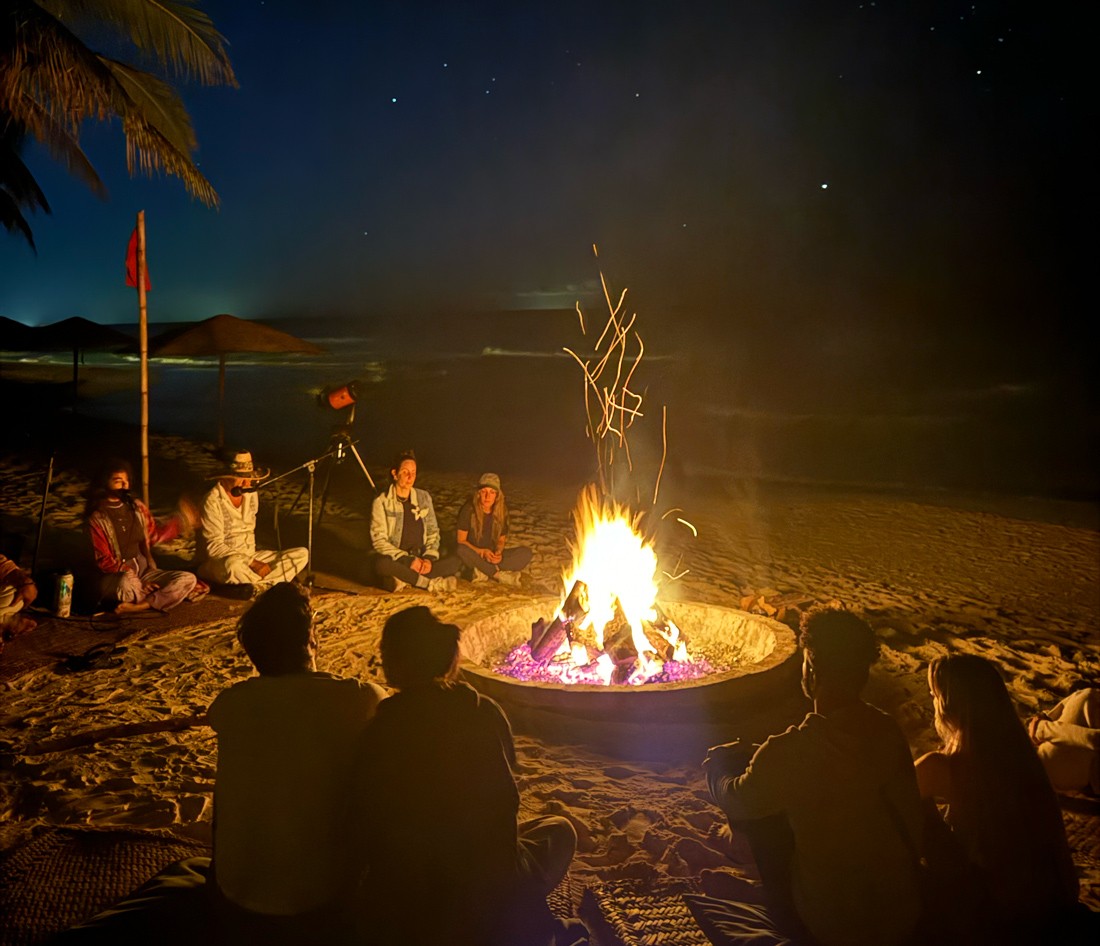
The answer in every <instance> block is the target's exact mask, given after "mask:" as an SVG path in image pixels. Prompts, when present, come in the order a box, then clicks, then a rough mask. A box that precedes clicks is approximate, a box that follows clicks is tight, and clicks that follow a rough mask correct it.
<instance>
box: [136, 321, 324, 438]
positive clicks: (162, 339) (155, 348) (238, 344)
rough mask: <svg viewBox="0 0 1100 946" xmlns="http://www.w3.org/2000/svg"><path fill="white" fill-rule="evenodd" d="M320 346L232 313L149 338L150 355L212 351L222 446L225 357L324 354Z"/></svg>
mask: <svg viewBox="0 0 1100 946" xmlns="http://www.w3.org/2000/svg"><path fill="white" fill-rule="evenodd" d="M324 351H325V350H324V349H323V348H320V347H319V346H317V345H314V344H313V342H307V341H306V340H305V339H304V338H297V337H296V336H294V335H291V334H289V333H288V332H282V331H280V330H279V329H277V328H271V326H269V325H263V324H261V323H259V322H250V321H248V320H247V319H238V318H237V317H236V316H233V315H226V314H223V315H215V316H214V317H213V318H210V319H205V320H204V321H202V322H196V323H195V324H194V325H186V326H184V327H183V328H178V329H173V330H171V331H169V332H165V333H164V334H163V335H159V336H157V338H155V339H153V342H152V344H151V345H150V355H151V356H152V357H154V358H164V357H175V356H187V355H192V356H197V355H216V356H217V358H218V446H219V447H223V446H225V359H226V356H227V355H232V354H245V353H261V354H262V353H273V354H275V353H285V354H291V353H299V354H307V355H321V354H324Z"/></svg>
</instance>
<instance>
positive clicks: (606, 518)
mask: <svg viewBox="0 0 1100 946" xmlns="http://www.w3.org/2000/svg"><path fill="white" fill-rule="evenodd" d="M639 519H640V514H634V515H632V514H631V513H630V511H629V510H628V509H627V508H626V507H625V506H621V505H620V504H618V503H616V502H614V501H612V500H606V499H601V498H600V496H599V495H598V493H597V490H596V487H595V485H593V484H590V485H588V486H586V487H585V488H584V489H583V490H582V491H581V494H580V496H579V497H578V498H577V505H576V507H575V509H574V510H573V521H574V526H575V534H576V539H575V541H574V543H571V550H572V552H573V564H572V566H571V567H570V569H568V570H567V571H566V572H565V573H564V574H563V578H564V583H565V590H564V592H563V596H562V600H561V602H560V603H559V605H558V616H561V609H562V607H563V605H564V604H565V596H567V595H568V593H569V591H570V589H572V587H573V585H574V583H575V582H577V581H578V580H580V581H583V582H584V583H585V585H587V587H588V604H589V611H588V616H587V618H586V619H585V620H584V622H583V624H582V627H584V628H590V629H591V631H592V633H593V634H594V635H595V638H596V641H597V643H598V644H599V646H600V647H602V646H603V644H604V641H603V631H604V628H605V626H606V625H607V624H608V623H609V622H610V621H611V620H612V618H613V617H614V615H615V607H616V602H617V603H618V606H619V608H621V610H622V614H623V617H624V618H625V619H626V621H627V622H628V623H629V624H630V628H631V637H632V639H633V642H634V648H635V650H636V651H637V652H638V669H637V670H636V671H635V673H636V674H637V673H640V674H642V675H643V676H648V675H649V674H650V673H652V672H654V671H655V670H659V669H660V663H659V661H657V660H656V654H655V652H654V649H653V645H652V644H651V643H650V642H649V639H648V638H647V637H646V634H645V631H644V629H643V623H642V622H643V621H649V622H650V623H655V622H656V621H657V620H658V616H657V590H658V582H657V574H658V572H657V553H656V552H655V551H654V549H653V546H652V544H650V543H649V542H648V541H647V540H646V539H644V538H643V537H642V535H641V534H640V533H639V531H638V528H637V527H638V521H639ZM670 637H671V643H672V644H673V645H674V646H675V645H676V644H677V640H678V638H679V631H678V629H677V628H676V627H675V625H672V624H670ZM562 650H563V652H565V653H566V654H569V652H570V648H569V644H568V643H565V644H563V645H562ZM571 656H572V659H573V661H574V662H575V663H577V664H584V663H587V662H588V654H587V651H585V648H584V647H583V645H580V644H577V643H574V644H573V648H572V654H571ZM676 659H678V660H679V659H683V660H687V659H689V658H688V657H687V653H686V649H685V648H684V646H683V642H682V641H681V642H679V646H678V647H677V651H676ZM655 665H656V666H655ZM598 667H599V669H600V673H601V675H602V676H604V678H605V681H607V680H610V678H611V672H612V670H613V669H614V665H613V663H612V661H611V659H610V657H608V656H607V655H606V654H602V655H601V657H600V660H599V661H598Z"/></svg>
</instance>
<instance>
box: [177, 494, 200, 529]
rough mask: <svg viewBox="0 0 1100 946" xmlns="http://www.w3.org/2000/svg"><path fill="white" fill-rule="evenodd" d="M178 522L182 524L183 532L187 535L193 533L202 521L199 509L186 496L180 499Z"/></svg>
mask: <svg viewBox="0 0 1100 946" xmlns="http://www.w3.org/2000/svg"><path fill="white" fill-rule="evenodd" d="M180 521H181V522H182V523H183V530H184V532H185V533H186V534H188V535H190V534H191V533H192V532H194V531H195V530H196V529H197V528H198V527H199V523H200V522H201V521H202V516H201V515H200V514H199V507H198V506H196V505H195V504H194V503H193V502H191V500H190V499H188V498H187V497H186V496H181V497H180Z"/></svg>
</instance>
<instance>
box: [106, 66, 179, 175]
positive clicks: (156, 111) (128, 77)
mask: <svg viewBox="0 0 1100 946" xmlns="http://www.w3.org/2000/svg"><path fill="white" fill-rule="evenodd" d="M101 61H102V63H103V65H104V67H105V68H106V69H107V71H108V72H109V73H110V74H111V77H112V78H113V79H114V81H115V83H116V85H117V87H118V90H119V91H120V92H121V93H123V94H124V96H125V99H124V100H119V101H116V102H114V103H113V104H114V106H115V108H114V111H115V112H116V113H117V114H119V115H121V116H122V119H123V123H124V124H125V123H126V122H127V121H132V120H135V119H137V118H140V120H141V121H142V122H143V123H145V124H147V125H150V126H152V127H153V128H155V129H156V130H157V131H158V132H159V133H160V135H161V136H162V137H164V138H165V139H167V140H168V141H169V142H171V144H172V147H173V148H175V149H176V150H177V151H181V152H183V153H185V154H191V152H193V151H194V150H195V148H197V147H198V141H197V139H196V138H195V132H194V129H193V128H192V127H191V116H190V115H188V114H187V109H186V108H185V107H184V104H183V102H182V100H181V99H180V97H179V96H178V95H177V94H176V92H175V90H174V89H173V88H172V87H171V86H170V85H168V83H167V82H163V81H161V80H160V79H158V78H157V77H156V76H152V75H150V74H149V73H148V72H142V71H141V70H140V69H135V68H133V67H132V66H128V65H126V63H124V62H117V61H115V60H113V59H103V58H102V57H101Z"/></svg>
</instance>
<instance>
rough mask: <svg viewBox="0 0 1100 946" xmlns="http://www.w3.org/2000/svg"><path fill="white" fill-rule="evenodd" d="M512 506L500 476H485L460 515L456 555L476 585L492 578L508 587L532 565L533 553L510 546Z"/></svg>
mask: <svg viewBox="0 0 1100 946" xmlns="http://www.w3.org/2000/svg"><path fill="white" fill-rule="evenodd" d="M509 529H510V524H509V522H508V504H507V503H506V502H505V500H504V489H503V488H502V487H501V485H500V477H499V476H497V475H496V473H482V474H481V477H480V479H479V480H478V481H477V489H475V490H474V494H473V496H471V497H470V498H469V499H468V500H466V502H465V503H463V505H462V508H461V509H459V511H458V519H457V520H456V528H455V538H456V540H457V544H456V551H457V553H458V557H459V558H460V559H462V564H463V565H465V566H466V568H467V569H469V571H470V574H471V576H472V577H473V579H474V581H483V580H485V579H486V578H491V579H493V580H494V581H501V582H505V583H508V584H515V582H517V581H518V580H519V573H520V572H521V571H522V570H523V569H524V568H526V567H527V565H528V564H529V563H530V561H531V556H532V554H533V553H532V552H531V550H530V549H529V548H527V547H526V546H523V545H512V546H509V545H508V532H509Z"/></svg>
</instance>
